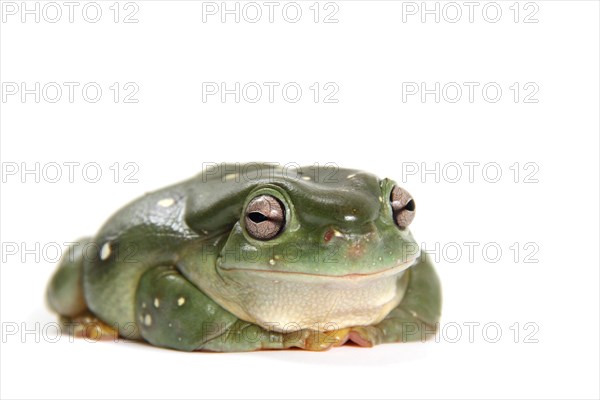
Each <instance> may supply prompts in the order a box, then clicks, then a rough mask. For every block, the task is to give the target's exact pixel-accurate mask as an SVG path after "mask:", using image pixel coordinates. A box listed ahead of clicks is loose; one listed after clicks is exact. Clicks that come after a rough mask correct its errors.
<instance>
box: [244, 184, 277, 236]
mask: <svg viewBox="0 0 600 400" xmlns="http://www.w3.org/2000/svg"><path fill="white" fill-rule="evenodd" d="M245 223H246V230H247V231H248V233H249V234H250V236H252V237H253V238H255V239H259V240H269V239H272V238H274V237H275V236H277V234H278V233H279V232H281V230H283V227H284V225H285V208H284V207H283V205H282V204H281V202H280V201H279V200H277V199H276V198H275V197H273V196H269V195H266V194H265V195H261V196H258V197H255V198H253V199H252V200H250V203H248V206H247V207H246V216H245Z"/></svg>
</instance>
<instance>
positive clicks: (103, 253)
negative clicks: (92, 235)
mask: <svg viewBox="0 0 600 400" xmlns="http://www.w3.org/2000/svg"><path fill="white" fill-rule="evenodd" d="M110 252H111V249H110V242H106V243H104V244H103V245H102V248H101V249H100V259H101V260H102V261H104V260H106V259H107V258H108V257H110Z"/></svg>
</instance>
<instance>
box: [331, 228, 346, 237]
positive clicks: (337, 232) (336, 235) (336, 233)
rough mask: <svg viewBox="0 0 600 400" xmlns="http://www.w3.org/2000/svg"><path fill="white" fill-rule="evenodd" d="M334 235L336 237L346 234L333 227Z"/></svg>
mask: <svg viewBox="0 0 600 400" xmlns="http://www.w3.org/2000/svg"><path fill="white" fill-rule="evenodd" d="M333 236H335V237H343V236H344V234H343V233H342V232H340V231H338V230H336V229H333Z"/></svg>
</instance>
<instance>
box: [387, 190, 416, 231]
mask: <svg viewBox="0 0 600 400" xmlns="http://www.w3.org/2000/svg"><path fill="white" fill-rule="evenodd" d="M390 203H391V204H392V212H393V214H394V221H395V222H396V225H398V227H399V228H400V229H404V228H406V227H407V226H409V225H410V223H411V222H412V220H413V218H414V217H415V201H414V200H413V198H412V196H411V195H410V193H408V192H407V191H406V190H404V189H402V188H401V187H399V186H394V187H393V188H392V192H391V193H390Z"/></svg>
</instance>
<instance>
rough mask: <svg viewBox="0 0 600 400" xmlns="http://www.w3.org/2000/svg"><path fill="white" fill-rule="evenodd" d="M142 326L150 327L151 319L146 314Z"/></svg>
mask: <svg viewBox="0 0 600 400" xmlns="http://www.w3.org/2000/svg"><path fill="white" fill-rule="evenodd" d="M144 325H146V326H150V325H152V317H151V316H150V314H146V316H145V317H144Z"/></svg>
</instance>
